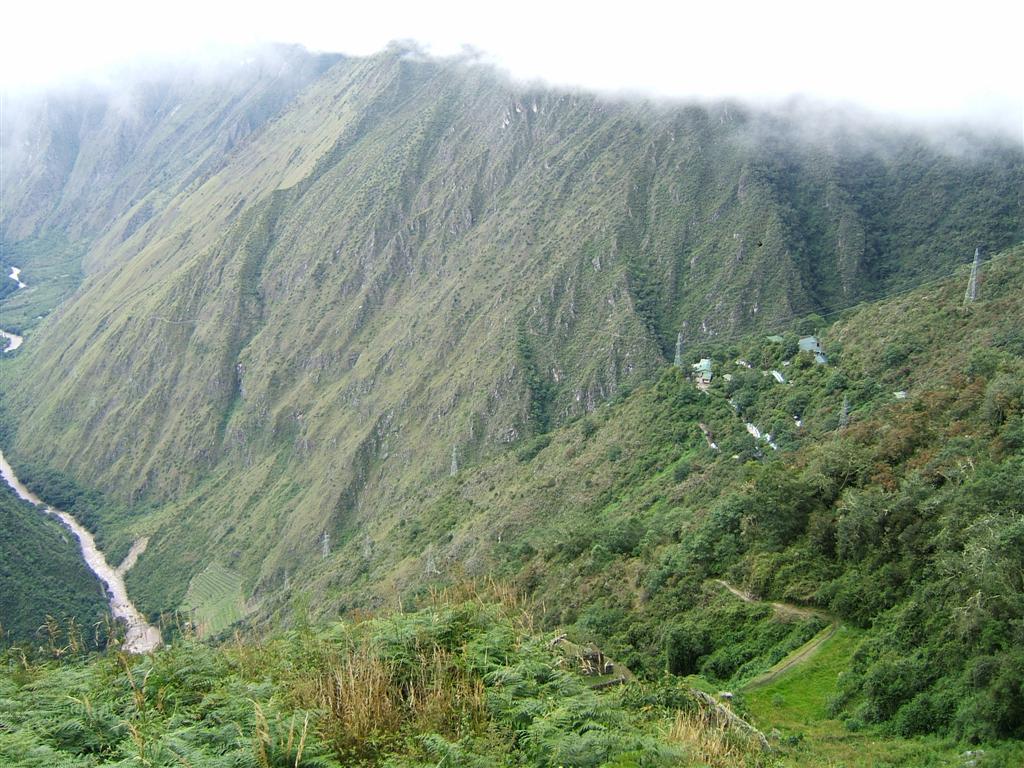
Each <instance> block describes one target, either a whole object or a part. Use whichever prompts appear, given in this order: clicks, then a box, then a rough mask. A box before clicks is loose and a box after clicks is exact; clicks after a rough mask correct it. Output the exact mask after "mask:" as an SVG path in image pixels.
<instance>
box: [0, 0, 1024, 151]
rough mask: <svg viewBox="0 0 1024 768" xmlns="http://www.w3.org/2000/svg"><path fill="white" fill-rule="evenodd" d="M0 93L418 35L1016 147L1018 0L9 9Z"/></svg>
mask: <svg viewBox="0 0 1024 768" xmlns="http://www.w3.org/2000/svg"><path fill="white" fill-rule="evenodd" d="M5 5H6V7H5V8H4V11H3V17H2V19H3V26H2V29H0V86H3V87H7V88H13V89H21V88H27V87H36V86H39V85H44V84H50V83H53V82H58V81H61V80H67V79H77V78H82V77H91V76H94V75H95V74H96V73H97V72H100V71H102V70H103V69H105V68H109V67H111V66H114V65H123V64H124V63H125V62H128V61H131V60H133V59H135V58H138V57H143V56H144V57H148V58H156V59H167V58H176V57H181V56H195V55H198V52H200V51H203V50H207V49H209V48H210V47H211V46H212V47H215V48H223V47H226V46H229V47H234V46H244V45H248V44H251V43H256V42H266V41H275V42H297V43H302V44H303V45H305V46H306V47H308V48H311V49H315V50H329V51H340V52H344V53H351V54H367V53H372V52H374V51H376V50H379V49H380V48H382V47H383V46H384V45H385V44H386V43H387V42H388V41H390V40H394V39H414V40H417V41H419V42H420V43H421V44H423V45H425V46H426V47H427V48H428V49H429V50H430V51H432V52H435V53H438V54H446V53H455V52H458V51H460V50H461V49H462V47H463V46H466V45H468V46H472V47H474V48H476V49H479V50H481V51H483V52H484V53H485V54H487V57H488V58H490V59H491V60H493V61H494V62H495V63H497V64H498V65H499V66H501V67H503V68H504V69H507V70H508V71H509V72H511V73H512V74H513V75H514V76H516V77H521V78H528V79H533V78H540V79H543V80H546V81H548V82H551V83H555V84H561V85H578V86H583V87H586V88H591V89H597V90H603V91H613V92H617V91H632V92H641V93H645V94H651V95H656V96H668V97H692V96H698V97H723V96H731V97H739V98H745V99H755V100H768V101H773V100H778V99H783V98H785V97H788V96H792V95H796V94H802V95H807V96H812V97H816V98H819V99H824V100H826V101H830V102H852V103H854V104H857V105H860V106H862V107H866V108H868V109H870V110H873V111H878V112H885V113H890V114H897V115H901V116H906V117H911V118H923V119H929V120H934V119H969V120H971V121H972V122H976V123H978V122H980V123H985V124H988V125H991V126H993V127H998V128H1000V129H1001V130H1004V131H1007V132H1011V133H1012V134H1013V135H1015V136H1021V138H1022V141H1024V63H1022V62H1024V55H1022V51H1024V3H1022V2H1021V1H1020V0H1001V1H998V2H997V1H994V0H972V2H969V3H968V2H958V3H945V2H942V0H932V1H931V2H919V0H909V1H907V2H902V1H901V0H886V1H884V2H881V1H879V0H862V1H861V2H857V1H856V0H854V2H850V1H849V0H846V2H838V0H817V1H816V2H810V1H805V0H794V1H781V0H774V1H773V0H762V2H748V1H747V0H732V1H729V0H704V1H703V2H699V3H695V2H685V3H684V2H675V3H672V2H660V3H659V2H650V1H649V0H631V1H630V2H625V3H614V4H612V3H601V2H599V0H591V1H590V2H557V1H556V0H548V1H547V2H536V1H535V0H522V1H520V2H516V0H506V2H502V3H488V2H484V1H483V0H478V2H441V1H435V2H431V0H422V1H421V2H418V3H417V2H400V1H397V0H363V2H358V3H350V2H314V1H313V0H274V2H266V1H265V0H246V1H245V2H238V1H236V0H232V1H230V2H215V0H178V1H177V2H153V1H152V0H102V1H99V2H89V0H77V1H76V2H67V1H65V0H57V1H56V2H50V1H48V0H17V1H16V2H10V3H7V4H5Z"/></svg>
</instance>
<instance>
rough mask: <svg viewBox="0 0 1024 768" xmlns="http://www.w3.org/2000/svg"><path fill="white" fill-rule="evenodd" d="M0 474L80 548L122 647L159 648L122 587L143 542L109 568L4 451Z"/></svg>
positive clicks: (92, 544) (78, 528)
mask: <svg viewBox="0 0 1024 768" xmlns="http://www.w3.org/2000/svg"><path fill="white" fill-rule="evenodd" d="M0 475H3V478H4V481H5V482H6V483H7V485H9V486H10V487H11V488H12V489H13V490H14V492H15V493H16V494H18V496H19V497H20V498H22V499H24V500H25V501H28V502H30V503H32V504H35V505H36V506H37V507H41V508H42V511H43V512H44V513H46V514H48V515H52V516H54V517H56V518H57V519H58V520H60V521H61V522H62V523H64V525H65V526H66V527H67V528H68V529H69V530H70V531H71V532H72V533H73V534H75V537H76V538H77V539H78V543H79V546H80V547H81V548H82V557H83V559H84V560H85V563H86V565H88V566H89V568H90V570H92V572H93V573H95V574H96V577H97V578H98V579H99V580H100V581H102V582H103V583H104V584H105V585H106V588H107V595H108V597H109V599H110V612H111V613H112V614H114V618H116V619H119V620H120V621H122V622H124V624H125V639H124V644H123V645H122V646H121V647H122V649H123V650H125V651H128V652H129V653H148V652H149V651H152V650H153V649H155V648H158V647H159V646H160V645H161V642H162V641H161V638H160V630H159V629H157V628H156V627H154V626H152V625H151V624H149V623H147V621H146V619H145V618H144V617H143V616H142V614H141V613H139V611H138V609H137V608H136V607H135V606H134V605H133V604H132V601H131V600H129V599H128V590H127V588H126V587H125V585H124V573H125V572H126V571H127V570H128V569H129V568H130V567H131V566H132V565H134V564H135V560H136V558H137V557H138V556H139V554H141V552H142V550H144V549H145V546H146V540H145V539H140V540H139V541H137V542H136V543H135V545H134V546H133V547H132V551H131V552H130V553H129V556H128V557H126V558H125V562H124V563H122V565H121V566H120V567H119V568H112V567H111V566H110V564H109V563H108V562H107V558H106V557H104V556H103V553H102V552H101V551H100V550H99V548H98V547H97V546H96V540H95V539H94V538H93V536H92V534H91V533H89V531H87V530H86V529H85V528H83V527H82V525H81V524H80V523H79V522H78V521H77V520H76V519H75V518H74V517H73V516H71V515H70V514H68V513H67V512H63V511H61V510H59V509H55V508H54V507H51V506H48V505H47V504H46V503H45V502H44V501H43V500H42V499H40V498H39V497H38V496H36V495H35V494H34V493H32V491H30V490H29V489H28V488H27V487H26V486H25V484H24V483H22V482H21V480H19V479H18V476H17V475H15V474H14V470H13V469H12V468H11V465H10V464H8V463H7V459H6V458H4V454H3V451H0Z"/></svg>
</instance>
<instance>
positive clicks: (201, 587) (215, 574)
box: [182, 562, 245, 637]
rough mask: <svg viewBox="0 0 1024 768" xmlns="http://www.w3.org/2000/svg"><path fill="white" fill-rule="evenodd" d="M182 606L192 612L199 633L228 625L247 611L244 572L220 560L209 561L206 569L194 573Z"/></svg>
mask: <svg viewBox="0 0 1024 768" xmlns="http://www.w3.org/2000/svg"><path fill="white" fill-rule="evenodd" d="M182 608H183V609H184V610H185V611H188V612H189V613H191V614H192V620H193V622H194V623H195V626H196V631H197V632H198V634H199V636H200V637H209V636H210V635H215V634H217V633H218V632H220V631H221V630H223V629H226V628H227V627H228V626H230V625H231V624H232V623H234V622H236V621H238V620H239V619H240V618H242V616H243V615H244V613H245V596H244V594H243V592H242V576H241V574H238V573H236V572H235V571H232V570H230V569H229V568H225V567H224V566H222V565H220V564H219V563H216V562H214V563H210V565H209V566H207V568H206V570H204V571H202V572H200V573H198V574H196V575H195V576H193V577H192V580H191V581H190V582H189V585H188V592H186V593H185V601H184V603H183V605H182Z"/></svg>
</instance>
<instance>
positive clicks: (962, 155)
mask: <svg viewBox="0 0 1024 768" xmlns="http://www.w3.org/2000/svg"><path fill="white" fill-rule="evenodd" d="M271 58H272V59H273V60H274V61H275V62H278V63H280V62H281V61H282V60H283V62H284V64H285V65H287V66H286V67H285V70H284V71H286V72H287V73H289V76H288V77H286V78H283V79H282V78H278V77H275V74H276V73H277V72H278V70H277V69H274V68H273V67H269V65H263V64H259V65H258V66H257V65H254V66H253V68H251V69H246V70H245V73H246V74H245V76H244V77H243V76H239V78H237V79H236V80H234V81H232V86H231V88H232V89H236V90H231V89H229V90H228V91H224V90H223V88H221V90H218V87H220V86H218V85H217V84H216V83H207V82H203V83H202V87H195V83H193V82H191V81H188V80H187V79H186V81H184V83H183V82H180V81H178V80H175V78H174V76H168V77H169V83H167V84H156V85H154V84H150V85H147V86H145V87H142V88H141V89H140V90H138V91H137V92H133V93H136V95H135V96H134V97H133V98H136V99H137V101H138V104H140V105H141V106H140V107H139V109H137V110H136V111H135V112H132V113H130V115H129V116H130V117H131V120H128V119H127V117H126V115H125V113H124V112H123V111H120V112H119V111H118V110H116V109H112V108H107V109H105V110H100V108H99V107H97V108H96V109H97V110H98V112H97V114H100V115H101V117H102V120H100V121H99V123H96V122H95V121H92V122H90V121H89V120H86V121H85V122H84V123H79V122H75V120H76V119H77V118H74V116H75V115H79V112H76V111H75V110H73V109H72V110H71V115H72V117H71V118H67V119H65V118H61V120H60V121H59V126H61V127H62V128H68V129H69V130H72V129H73V131H72V132H78V128H77V127H76V126H79V125H81V126H85V128H89V130H87V131H85V133H84V134H81V140H80V141H79V142H78V143H75V144H73V145H72V144H69V143H68V142H63V141H62V139H61V137H62V136H63V135H64V134H63V133H61V132H59V131H56V129H55V128H54V126H53V122H52V121H47V120H40V121H36V123H35V125H37V126H38V127H39V130H40V131H41V136H42V139H41V140H43V139H45V141H46V146H47V147H50V150H47V152H43V155H44V156H46V157H48V158H51V157H52V162H53V163H55V164H56V165H55V166H54V167H55V168H57V169H63V170H60V172H58V171H57V170H54V172H53V173H52V174H50V175H48V176H46V179H47V180H48V181H47V182H46V183H45V184H44V183H43V182H42V181H40V179H41V178H43V177H42V176H36V175H31V174H29V175H18V174H14V169H15V167H16V163H14V162H13V161H12V164H11V171H10V172H11V173H12V174H14V175H12V177H11V183H10V184H9V187H10V188H11V190H12V193H11V201H12V202H11V204H10V205H7V206H5V208H4V212H3V216H4V219H3V226H4V233H3V239H4V242H5V243H9V244H11V246H12V247H13V248H18V247H24V246H23V243H24V242H27V240H26V238H30V237H32V238H42V239H43V240H41V241H45V238H46V237H50V236H55V233H56V234H61V236H64V237H67V238H69V239H70V240H71V241H72V242H73V243H74V244H75V246H76V247H83V248H84V249H85V255H84V257H83V262H82V263H83V269H84V275H85V277H84V281H83V282H82V284H81V287H80V289H79V290H78V291H77V292H76V293H75V294H74V295H73V296H70V297H67V298H65V300H64V302H63V304H62V305H61V307H60V309H59V310H58V311H56V312H54V313H53V314H51V315H49V316H48V317H47V319H46V321H45V322H44V323H42V325H40V326H39V327H38V328H37V329H34V332H33V334H32V335H31V336H30V338H29V340H28V341H27V342H26V345H25V346H24V347H23V349H22V350H20V351H19V353H18V354H17V356H16V357H15V358H14V359H11V360H6V361H5V362H4V365H3V366H2V371H0V381H2V385H3V386H2V390H0V395H2V398H3V400H2V411H0V416H2V418H3V420H4V421H5V423H6V425H7V427H8V432H6V434H7V435H9V437H10V439H9V441H8V442H7V443H5V446H4V448H5V450H6V451H7V452H8V453H9V454H10V455H11V457H12V460H14V461H15V463H16V464H17V465H18V466H19V468H25V469H26V470H28V469H39V470H46V471H49V472H51V473H52V472H57V473H59V474H61V475H63V476H64V477H66V478H67V479H68V480H70V481H73V482H75V483H77V484H78V485H80V486H82V487H88V488H89V489H91V490H99V491H101V492H103V493H104V494H105V495H107V496H108V497H109V499H111V500H112V502H113V504H112V507H116V508H117V509H118V510H127V511H129V512H130V513H131V515H130V516H129V515H123V514H121V513H120V512H118V513H117V514H113V513H112V514H110V515H109V516H108V517H107V519H106V520H102V519H101V520H99V521H98V523H99V528H100V534H101V536H103V537H108V538H110V539H113V540H120V541H123V540H125V539H126V538H127V535H126V530H127V529H128V528H132V529H133V530H134V529H137V530H138V531H139V532H141V533H148V534H152V535H153V545H152V547H151V549H150V551H149V553H148V554H147V556H146V558H145V559H144V561H143V563H142V564H141V565H140V568H139V570H138V571H137V572H136V575H135V577H134V578H135V579H137V580H141V581H143V582H144V584H143V585H142V586H141V588H142V589H143V590H144V593H145V594H146V598H147V600H148V605H149V607H150V608H151V609H154V610H155V609H166V608H171V607H175V606H177V605H179V604H180V601H181V598H182V596H183V594H184V592H185V590H186V588H187V585H188V581H189V579H191V578H192V577H193V576H194V575H196V574H197V573H199V572H201V571H202V570H203V569H204V568H206V567H207V566H208V565H209V563H210V562H211V561H212V560H214V559H216V560H218V561H219V562H222V563H223V564H224V565H225V566H226V567H229V568H231V569H232V570H235V571H237V572H239V573H240V574H242V575H243V577H244V579H245V589H246V592H247V596H250V597H252V596H257V595H259V596H265V595H268V596H272V595H273V593H274V592H275V591H276V590H277V589H278V588H279V586H280V585H281V584H283V582H284V577H285V574H303V575H308V574H310V573H311V572H312V571H313V570H314V569H315V567H316V566H317V563H318V559H319V558H320V549H321V542H322V540H323V537H324V534H325V533H326V534H327V535H328V537H329V538H330V540H332V541H333V542H334V546H336V547H337V546H341V545H343V544H345V543H346V542H349V541H353V542H357V541H361V540H362V539H363V538H364V531H365V530H373V529H375V528H376V527H378V526H387V525H390V523H391V521H392V519H393V517H394V516H395V515H397V514H402V515H411V514H413V512H414V511H415V510H416V509H417V508H418V504H417V502H416V499H417V498H418V497H419V494H420V493H421V489H422V488H429V487H431V486H432V485H433V484H435V483H438V482H443V481H444V479H445V478H446V477H447V475H448V474H449V472H450V467H451V466H452V463H453V459H454V463H455V464H456V465H457V466H459V467H466V466H471V465H474V464H477V463H480V462H484V461H487V460H488V459H489V458H490V457H493V456H495V455H499V454H501V453H502V452H505V451H507V450H508V449H509V448H510V447H513V448H515V449H516V450H519V449H520V448H523V447H524V446H525V445H526V444H527V441H529V440H531V439H534V438H536V437H537V436H538V435H543V434H544V433H546V432H547V431H548V430H550V429H552V428H555V427H558V426H560V425H564V424H566V423H569V422H570V421H572V420H573V419H576V418H579V417H581V416H584V415H586V414H588V413H593V412H594V411H595V410H596V409H597V408H598V407H599V406H600V405H601V404H602V403H605V402H608V401H609V400H611V399H613V398H615V397H617V396H619V395H621V394H623V393H624V392H626V391H628V390H629V389H631V388H633V387H635V386H638V385H640V384H643V383H644V382H648V381H650V380H651V379H652V378H654V377H656V376H657V375H658V371H659V369H660V368H661V367H662V366H664V365H665V363H666V361H667V360H669V359H671V357H672V356H673V353H674V348H675V345H676V341H677V338H681V341H682V344H683V346H684V349H685V350H686V351H687V355H689V354H690V352H691V351H695V350H696V349H698V348H699V347H700V346H701V345H703V344H704V343H705V342H708V341H713V340H714V339H715V338H719V339H721V338H730V337H733V336H734V335H735V334H737V333H739V332H741V331H750V330H753V329H755V328H771V329H775V328H779V327H788V326H789V325H791V324H792V322H793V318H794V317H796V316H802V315H805V314H807V313H810V312H815V311H816V312H819V313H828V312H831V311H833V310H835V309H837V308H839V307H843V306H846V305H848V304H851V303H853V302H855V301H857V300H859V299H863V298H868V297H874V296H877V295H880V294H884V293H886V292H888V291H891V290H893V289H896V288H902V287H904V286H907V285H912V284H915V283H916V282H920V281H921V280H924V279H926V278H930V277H933V276H935V275H937V274H942V273H945V272H948V271H949V270H950V269H951V268H952V267H953V266H954V265H956V264H958V263H960V262H962V261H964V260H965V259H966V258H969V256H970V254H971V253H972V252H973V249H974V246H975V245H976V244H977V243H978V242H986V243H988V244H989V245H990V246H991V247H992V248H993V249H994V248H997V247H1002V246H1005V245H1008V244H1010V243H1013V242H1016V241H1017V240H1018V239H1019V237H1020V232H1021V215H1020V214H1021V200H1020V190H1021V189H1022V188H1024V183H1021V182H1022V176H1021V174H1022V171H1024V156H1022V153H1021V152H1020V151H1019V149H1018V148H1016V147H1013V146H1010V145H1008V144H1006V143H1005V142H1001V141H999V140H997V139H992V138H988V137H983V136H973V135H969V134H964V135H959V136H950V137H947V138H951V139H955V140H956V141H955V142H953V143H956V144H958V146H959V150H958V151H957V152H951V151H949V143H950V142H947V143H945V144H943V143H936V142H933V141H932V140H930V139H927V138H923V137H921V136H918V135H916V134H914V133H913V132H910V131H907V130H898V129H893V128H890V127H887V126H884V125H875V126H868V127H865V126H863V125H860V124H856V125H854V124H853V123H851V124H850V125H842V124H841V123H840V124H839V125H837V124H836V123H837V121H830V122H829V124H828V125H825V124H824V121H822V124H821V125H820V126H817V125H816V124H815V120H816V119H817V118H815V117H814V116H813V115H812V116H810V117H808V116H797V115H786V114H772V113H764V112H758V111H756V110H751V109H746V108H742V107H739V106H737V105H709V106H693V105H661V104H652V103H649V102H644V101H622V100H620V101H610V100H607V99H603V98H598V97H595V96H592V95H588V94H585V93H575V92H563V91H554V90H546V89H542V88H539V87H525V86H520V85H515V84H510V83H508V82H506V81H504V80H502V79H501V78H500V77H499V76H497V75H495V74H494V73H493V72H491V71H490V70H488V69H486V68H483V67H479V66H470V65H468V64H466V63H464V62H460V61H435V60H429V59H424V58H423V57H420V56H417V55H412V54H410V52H409V51H406V50H402V49H391V50H388V51H386V52H384V53H382V54H380V55H377V56H374V57H370V58H366V59H342V60H338V61H334V62H333V65H332V66H330V67H329V68H328V69H326V70H325V69H324V65H325V64H327V63H331V62H329V61H327V60H324V59H318V58H316V57H312V58H310V57H307V56H305V55H303V54H301V53H298V52H294V51H291V52H287V53H286V54H282V53H280V52H278V53H277V54H275V56H274V57H271ZM275 66H277V64H275ZM268 67H269V68H268ZM225 87H226V86H225ZM226 94H229V96H228V95H226ZM220 97H223V101H224V105H225V108H224V110H222V111H213V112H210V110H209V105H210V103H211V101H217V99H218V98H220ZM100 103H101V105H102V104H103V102H102V101H101V102H100ZM64 104H65V102H62V101H61V100H60V99H56V100H55V101H54V102H52V103H50V102H48V103H47V106H45V109H44V108H41V107H38V106H35V107H33V106H32V105H29V106H28V107H26V111H25V112H24V113H23V114H27V115H29V116H31V115H33V114H44V115H51V116H52V115H53V114H55V113H56V112H59V109H64V106H62V105H64ZM67 108H68V109H71V107H67ZM33 109H36V110H37V111H36V112H33V111H32V110H33ZM39 109H42V110H43V111H42V112H39V111H38V110H39ZM208 113H209V114H210V115H212V117H204V118H203V119H199V117H197V115H200V114H202V115H207V114H208ZM12 114H22V113H17V112H14V111H12ZM60 114H64V113H63V112H60ZM88 115H93V112H88ZM189 115H192V116H193V117H189ZM73 118H74V119H73ZM83 119H84V118H83ZM26 124H31V122H29V123H26ZM69 126H70V127H69ZM809 128H811V129H812V130H809ZM83 130H84V128H83ZM815 134H816V136H815ZM119 136H120V137H122V139H120V140H119V141H120V143H117V142H113V139H114V138H117V137H119ZM811 136H815V138H809V137H811ZM112 142H113V143H112ZM58 148H63V149H65V150H66V151H67V152H69V153H71V156H70V157H64V156H63V155H61V156H60V157H57V156H56V155H54V154H53V153H54V152H56V150H57V149H58ZM72 149H74V151H72ZM40 151H41V152H42V150H40ZM169 158H171V159H169ZM58 160H59V161H60V162H58ZM101 160H102V161H101ZM69 169H70V170H69ZM93 182H95V184H98V185H99V186H100V187H101V189H102V190H103V191H104V193H103V194H101V195H99V196H98V197H97V196H93V195H89V194H86V193H85V191H86V190H88V189H91V187H90V186H89V183H93ZM72 222H78V223H74V224H73V223H72ZM39 290H43V284H42V283H40V288H39ZM55 295H56V294H55ZM15 298H16V297H9V298H8V299H5V300H4V302H3V303H0V310H3V309H4V306H5V305H6V303H7V302H9V301H10V302H13V301H14V300H15ZM11 312H12V317H14V314H13V312H14V307H13V305H12V309H11ZM680 334H681V337H680ZM39 490H40V491H45V488H40V489H39ZM147 512H148V513H149V514H147V515H144V514H143V513H147ZM101 518H102V516H101ZM414 524H415V523H414ZM199 543H201V544H202V545H201V546H200V545H199Z"/></svg>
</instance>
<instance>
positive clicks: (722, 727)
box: [668, 708, 764, 768]
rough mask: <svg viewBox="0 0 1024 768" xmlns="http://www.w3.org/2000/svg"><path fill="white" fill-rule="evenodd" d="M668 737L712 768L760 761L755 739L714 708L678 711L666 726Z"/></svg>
mask: <svg viewBox="0 0 1024 768" xmlns="http://www.w3.org/2000/svg"><path fill="white" fill-rule="evenodd" d="M668 738H669V741H671V742H674V743H676V744H680V745H682V746H685V747H686V748H687V749H688V750H689V751H690V752H691V753H692V755H693V756H694V758H696V759H698V760H700V761H701V762H702V763H704V764H705V765H710V766H713V767H714V768H734V767H735V766H747V765H749V766H758V765H761V764H762V763H763V757H764V756H763V753H762V752H761V745H760V743H759V742H758V740H757V739H755V738H753V737H752V736H751V735H750V734H747V733H744V732H743V731H741V730H739V729H738V728H736V727H734V726H733V725H732V724H730V723H729V721H728V720H727V719H725V718H723V717H721V716H720V715H719V714H718V713H717V712H715V711H714V710H710V709H705V708H697V709H693V710H683V711H681V712H679V713H678V714H677V715H676V719H675V721H674V722H673V723H672V727H671V728H670V729H669V733H668Z"/></svg>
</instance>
